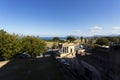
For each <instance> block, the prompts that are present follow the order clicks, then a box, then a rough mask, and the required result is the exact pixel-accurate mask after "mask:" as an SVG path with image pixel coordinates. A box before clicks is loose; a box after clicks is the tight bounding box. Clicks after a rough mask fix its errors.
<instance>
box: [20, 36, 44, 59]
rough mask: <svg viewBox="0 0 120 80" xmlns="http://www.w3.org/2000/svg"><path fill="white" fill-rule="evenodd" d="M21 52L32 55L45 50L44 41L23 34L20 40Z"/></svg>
mask: <svg viewBox="0 0 120 80" xmlns="http://www.w3.org/2000/svg"><path fill="white" fill-rule="evenodd" d="M22 44H23V49H22V51H23V52H26V53H28V54H30V55H31V56H32V57H35V56H36V55H38V54H40V53H44V52H45V51H46V43H45V42H44V41H43V40H41V39H40V38H37V37H33V36H25V37H23V40H22Z"/></svg>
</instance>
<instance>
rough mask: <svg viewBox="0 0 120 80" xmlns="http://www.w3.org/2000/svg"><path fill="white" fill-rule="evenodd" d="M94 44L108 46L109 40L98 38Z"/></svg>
mask: <svg viewBox="0 0 120 80" xmlns="http://www.w3.org/2000/svg"><path fill="white" fill-rule="evenodd" d="M96 44H99V45H108V44H109V40H108V39H107V38H99V39H97V41H96Z"/></svg>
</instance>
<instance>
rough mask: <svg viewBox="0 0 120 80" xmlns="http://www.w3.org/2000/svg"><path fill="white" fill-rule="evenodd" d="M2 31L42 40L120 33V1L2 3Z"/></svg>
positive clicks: (6, 0)
mask: <svg viewBox="0 0 120 80" xmlns="http://www.w3.org/2000/svg"><path fill="white" fill-rule="evenodd" d="M0 29H4V30H5V31H7V32H9V33H16V34H23V35H35V36H41V37H52V36H58V37H63V36H67V35H76V36H93V35H111V34H118V35H119V34H120V0H0Z"/></svg>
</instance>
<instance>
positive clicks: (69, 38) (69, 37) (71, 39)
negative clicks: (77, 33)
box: [67, 36, 76, 42]
mask: <svg viewBox="0 0 120 80" xmlns="http://www.w3.org/2000/svg"><path fill="white" fill-rule="evenodd" d="M67 40H68V41H70V42H73V41H75V40H76V38H75V37H73V36H68V37H67Z"/></svg>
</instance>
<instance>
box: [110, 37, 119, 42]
mask: <svg viewBox="0 0 120 80" xmlns="http://www.w3.org/2000/svg"><path fill="white" fill-rule="evenodd" d="M108 39H109V41H110V42H111V43H117V42H119V39H118V38H117V37H110V38H108Z"/></svg>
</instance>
